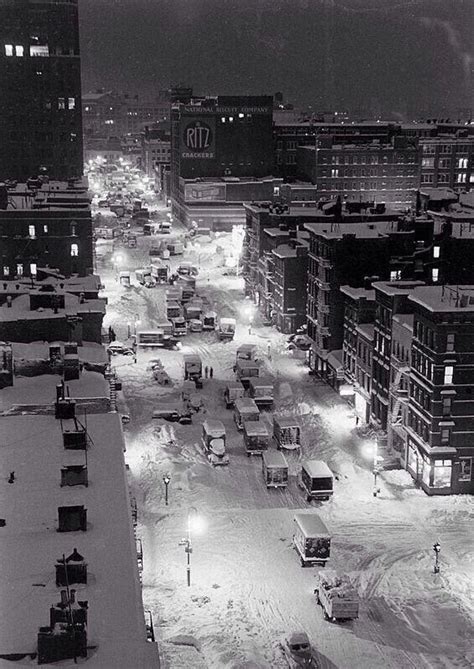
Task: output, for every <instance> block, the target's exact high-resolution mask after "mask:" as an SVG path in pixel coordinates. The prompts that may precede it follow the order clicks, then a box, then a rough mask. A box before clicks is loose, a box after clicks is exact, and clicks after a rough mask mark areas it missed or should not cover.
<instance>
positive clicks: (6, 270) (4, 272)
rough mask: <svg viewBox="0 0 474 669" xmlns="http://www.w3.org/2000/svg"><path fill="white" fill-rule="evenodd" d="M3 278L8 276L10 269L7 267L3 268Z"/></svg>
mask: <svg viewBox="0 0 474 669" xmlns="http://www.w3.org/2000/svg"><path fill="white" fill-rule="evenodd" d="M3 276H10V268H9V267H8V265H4V266H3Z"/></svg>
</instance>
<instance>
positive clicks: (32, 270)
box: [30, 262, 36, 276]
mask: <svg viewBox="0 0 474 669" xmlns="http://www.w3.org/2000/svg"><path fill="white" fill-rule="evenodd" d="M30 274H31V276H36V263H35V262H32V263H30Z"/></svg>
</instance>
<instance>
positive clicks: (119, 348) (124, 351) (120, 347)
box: [107, 341, 135, 355]
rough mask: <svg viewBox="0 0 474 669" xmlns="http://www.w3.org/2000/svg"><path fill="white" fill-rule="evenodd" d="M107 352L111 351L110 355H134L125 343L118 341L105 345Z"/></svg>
mask: <svg viewBox="0 0 474 669" xmlns="http://www.w3.org/2000/svg"><path fill="white" fill-rule="evenodd" d="M107 352H108V353H111V354H112V355H135V353H134V352H133V350H132V349H131V348H129V347H128V346H126V345H125V344H122V342H120V341H113V342H112V343H111V344H109V345H108V346H107Z"/></svg>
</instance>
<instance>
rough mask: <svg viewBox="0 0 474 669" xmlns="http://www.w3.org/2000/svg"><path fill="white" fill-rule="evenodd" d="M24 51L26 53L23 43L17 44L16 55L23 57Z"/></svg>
mask: <svg viewBox="0 0 474 669" xmlns="http://www.w3.org/2000/svg"><path fill="white" fill-rule="evenodd" d="M24 53H25V49H24V47H22V46H21V44H17V45H16V46H15V55H16V56H18V57H19V58H23V55H24Z"/></svg>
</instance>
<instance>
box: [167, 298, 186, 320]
mask: <svg viewBox="0 0 474 669" xmlns="http://www.w3.org/2000/svg"><path fill="white" fill-rule="evenodd" d="M182 315H183V313H182V308H181V305H180V304H178V302H173V301H170V302H168V301H167V302H166V318H168V320H172V319H173V318H179V317H180V316H182Z"/></svg>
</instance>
